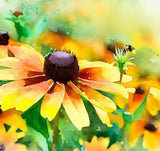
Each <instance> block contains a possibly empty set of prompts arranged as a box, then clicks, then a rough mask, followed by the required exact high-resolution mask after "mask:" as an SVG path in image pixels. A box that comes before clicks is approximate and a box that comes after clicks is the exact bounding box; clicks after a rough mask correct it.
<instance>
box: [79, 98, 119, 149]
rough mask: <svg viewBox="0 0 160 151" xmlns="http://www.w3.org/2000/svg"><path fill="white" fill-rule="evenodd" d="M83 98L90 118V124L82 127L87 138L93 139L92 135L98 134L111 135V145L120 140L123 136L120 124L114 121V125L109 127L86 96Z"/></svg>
mask: <svg viewBox="0 0 160 151" xmlns="http://www.w3.org/2000/svg"><path fill="white" fill-rule="evenodd" d="M82 99H83V100H84V103H85V107H86V109H87V111H88V114H89V118H90V126H89V127H85V128H83V129H82V133H83V134H84V135H85V136H86V140H87V141H91V139H92V137H93V136H95V135H96V136H97V137H109V138H110V144H109V146H110V145H112V144H113V143H115V142H116V141H118V140H119V139H120V137H121V133H120V128H119V127H118V125H117V124H115V123H113V126H112V127H107V126H106V125H105V124H103V123H102V122H101V120H100V119H99V118H98V116H97V114H96V112H95V110H94V108H93V106H92V105H91V104H90V102H89V101H87V100H85V99H84V98H82Z"/></svg>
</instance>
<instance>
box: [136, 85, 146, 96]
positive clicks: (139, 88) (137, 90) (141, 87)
mask: <svg viewBox="0 0 160 151" xmlns="http://www.w3.org/2000/svg"><path fill="white" fill-rule="evenodd" d="M135 93H136V94H144V93H145V90H144V89H143V86H142V85H140V86H139V87H137V88H136V91H135Z"/></svg>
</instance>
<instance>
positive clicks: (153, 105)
mask: <svg viewBox="0 0 160 151" xmlns="http://www.w3.org/2000/svg"><path fill="white" fill-rule="evenodd" d="M146 107H147V109H148V111H149V113H150V114H151V115H153V116H156V115H157V114H158V112H159V110H160V101H159V100H157V99H155V98H154V97H153V95H151V94H149V95H148V98H147V102H146Z"/></svg>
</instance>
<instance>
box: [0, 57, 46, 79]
mask: <svg viewBox="0 0 160 151" xmlns="http://www.w3.org/2000/svg"><path fill="white" fill-rule="evenodd" d="M0 66H4V67H7V69H0V80H19V79H24V78H28V77H31V76H36V75H41V74H44V73H43V67H42V66H39V65H36V64H33V63H30V62H28V61H24V60H20V59H18V58H13V57H8V58H1V59H0Z"/></svg>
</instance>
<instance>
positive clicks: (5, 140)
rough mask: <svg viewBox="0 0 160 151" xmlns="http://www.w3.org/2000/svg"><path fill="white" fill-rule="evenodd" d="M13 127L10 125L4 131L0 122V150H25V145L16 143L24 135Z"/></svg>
mask: <svg viewBox="0 0 160 151" xmlns="http://www.w3.org/2000/svg"><path fill="white" fill-rule="evenodd" d="M16 129H17V128H15V127H10V128H9V130H8V131H7V132H6V130H5V128H4V126H3V125H1V124H0V131H1V132H0V150H1V151H27V149H26V146H25V145H23V144H19V143H16V141H17V140H18V139H19V138H21V137H23V136H24V132H16Z"/></svg>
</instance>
